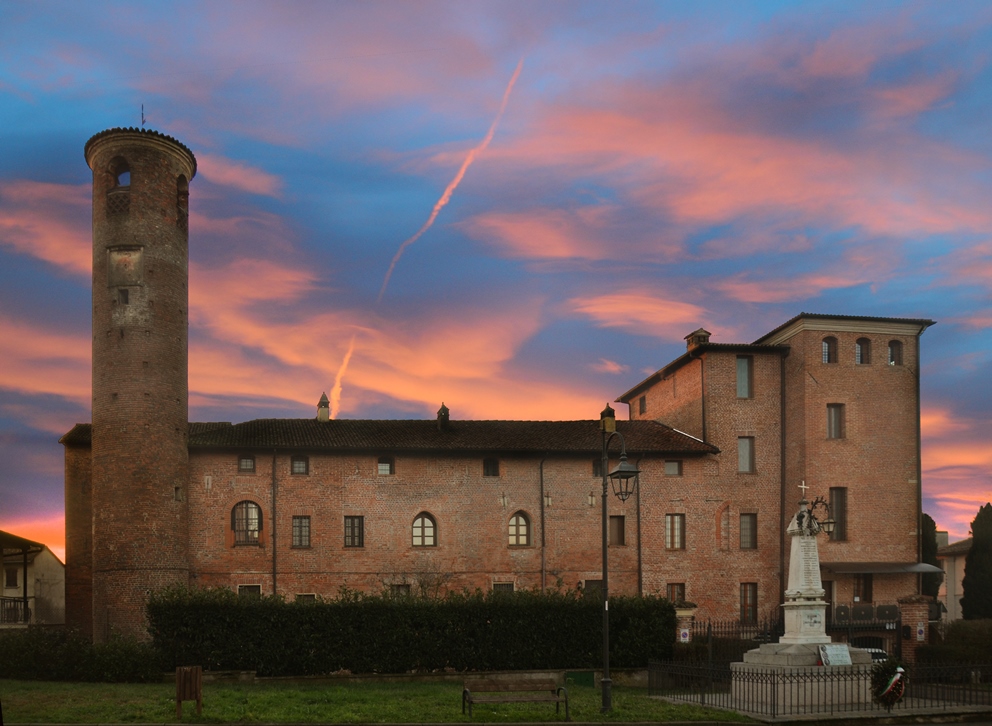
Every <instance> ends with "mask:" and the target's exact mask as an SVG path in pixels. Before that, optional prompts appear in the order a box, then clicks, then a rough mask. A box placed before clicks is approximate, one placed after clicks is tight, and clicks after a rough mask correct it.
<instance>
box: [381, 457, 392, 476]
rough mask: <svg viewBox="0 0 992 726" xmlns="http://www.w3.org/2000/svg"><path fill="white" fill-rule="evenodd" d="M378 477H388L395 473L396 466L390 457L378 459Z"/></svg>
mask: <svg viewBox="0 0 992 726" xmlns="http://www.w3.org/2000/svg"><path fill="white" fill-rule="evenodd" d="M378 471H379V476H390V475H392V474H395V473H396V465H395V463H394V462H393V457H391V456H380V457H379V469H378Z"/></svg>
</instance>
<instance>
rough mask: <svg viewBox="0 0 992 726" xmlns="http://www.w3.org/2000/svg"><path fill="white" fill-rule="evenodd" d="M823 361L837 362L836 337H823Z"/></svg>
mask: <svg viewBox="0 0 992 726" xmlns="http://www.w3.org/2000/svg"><path fill="white" fill-rule="evenodd" d="M823 362H824V363H836V362H837V338H835V337H834V336H832V335H828V336H827V337H826V338H824V339H823Z"/></svg>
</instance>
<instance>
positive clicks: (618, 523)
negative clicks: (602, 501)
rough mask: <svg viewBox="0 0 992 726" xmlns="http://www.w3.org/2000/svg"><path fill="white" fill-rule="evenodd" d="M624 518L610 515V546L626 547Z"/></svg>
mask: <svg viewBox="0 0 992 726" xmlns="http://www.w3.org/2000/svg"><path fill="white" fill-rule="evenodd" d="M624 525H625V521H624V517H623V515H622V514H620V515H617V514H611V515H610V544H611V545H625V544H627V539H626V535H625V533H624Z"/></svg>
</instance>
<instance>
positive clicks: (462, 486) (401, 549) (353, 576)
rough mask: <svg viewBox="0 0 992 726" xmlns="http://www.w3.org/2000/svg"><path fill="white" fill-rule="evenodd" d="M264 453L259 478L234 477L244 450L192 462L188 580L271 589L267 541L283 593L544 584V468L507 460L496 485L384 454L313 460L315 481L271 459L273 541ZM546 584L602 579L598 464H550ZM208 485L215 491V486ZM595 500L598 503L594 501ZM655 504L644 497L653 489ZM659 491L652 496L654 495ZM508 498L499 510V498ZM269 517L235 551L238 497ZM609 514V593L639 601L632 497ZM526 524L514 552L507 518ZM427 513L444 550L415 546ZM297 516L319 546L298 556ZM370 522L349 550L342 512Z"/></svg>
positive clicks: (478, 462) (464, 462)
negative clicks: (613, 520) (258, 533)
mask: <svg viewBox="0 0 992 726" xmlns="http://www.w3.org/2000/svg"><path fill="white" fill-rule="evenodd" d="M255 454H256V473H255V474H254V475H244V474H240V475H239V474H238V473H237V471H236V467H237V453H236V452H231V453H219V452H199V451H194V452H193V454H192V456H191V464H190V465H191V479H190V505H191V523H190V533H191V552H192V553H193V554H192V569H193V577H194V580H195V581H196V582H198V583H199V584H203V585H224V586H236V585H238V584H261V585H262V589H263V592H266V593H270V592H272V571H273V546H275V550H276V552H275V561H276V565H277V568H278V571H277V585H278V591H279V592H280V593H281V594H284V595H287V596H291V595H293V594H296V593H318V594H321V595H323V596H327V597H333V596H335V595H337V594H338V593H339V591H340V589H341V588H343V587H347V588H350V589H358V590H371V591H378V590H381V589H383V588H385V587H388V586H389V585H392V584H404V583H405V584H412V585H414V586H415V587H416V585H417V584H418V582H419V581H420V580H421V579H423V578H427V579H431V578H433V577H435V576H437V575H443V577H442V578H441V579H442V580H443V584H444V587H443V588H442V589H456V590H457V589H461V588H463V587H467V588H470V589H474V588H476V587H479V588H482V589H484V590H488V589H490V588H491V587H492V584H493V582H494V581H497V582H513V583H514V585H515V587H516V588H518V589H523V588H533V587H540V586H541V584H542V549H541V515H542V499H541V469H542V467H541V461H540V460H539V459H532V458H518V459H501V460H500V476H499V477H484V476H483V475H482V457H481V456H479V457H464V458H461V457H456V458H442V459H438V458H434V457H418V456H399V455H397V456H396V459H395V461H396V466H395V472H396V473H395V474H394V475H391V476H379V475H378V474H377V473H376V462H377V458H378V455H377V454H376V455H373V454H370V455H367V456H356V455H341V456H337V455H328V454H319V455H311V456H310V473H309V474H308V475H292V474H290V473H289V471H290V456H289V455H288V453H279V454H278V455H277V456H276V459H275V463H276V487H277V495H276V510H277V511H276V527H275V534H276V541H275V545H273V542H272V539H271V535H272V531H273V530H272V527H271V526H270V525H271V522H272V517H273V514H272V455H271V454H265V453H263V452H255ZM640 465H641V466H642V467H643V468H644V472H645V473H643V474H642V476H641V482H642V487H643V491H644V492H648V491H652V492H654V491H656V490H657V487H656V486H655V482H656V481H657V480H658V478H659V474H658V472H659V471H660V463H659V462H645V461H642V462H640ZM543 471H544V493H545V495H546V496H547V497H550V504H549V505H548V506H546V507H544V531H545V542H546V548H545V549H544V552H543V555H544V563H543V578H544V582H545V583H546V584H547V585H548V586H549V587H554V586H555V585H556V582H557V581H558V580H559V579H560V580H561V584H562V586H563V587H565V588H576V587H577V586H578V585H579V583H580V582H583V581H585V580H586V579H596V580H598V579H600V577H601V569H602V547H601V542H602V539H601V532H602V530H601V526H602V525H601V521H602V520H601V498H600V495H601V491H602V483H601V479H599V478H595V477H593V476H592V460H591V458H590V459H588V460H587V459H585V458H583V459H562V458H555V459H548V460H546V461H545V462H544V465H543ZM208 481H209V485H208V483H207V482H208ZM590 494H593V504H592V505H591V506H590V504H589V496H590ZM645 496H647V494H645ZM652 496H653V494H652ZM504 498H505V503H504ZM245 499H248V500H251V501H254V502H256V503H257V504H258V505H259V506H260V507H261V508H262V511H263V518H264V520H265V521H266V522H268V523H269V525H267V535H266V536H264V537H263V541H262V543H261V544H260V545H259V546H251V545H248V546H235V545H233V544H230V542H229V535H228V532H229V530H230V526H231V509H232V507H233V506H234V505H235V504H237V502H239V501H242V500H245ZM608 501H609V513H610V514H611V515H623V516H625V518H626V519H625V530H626V545H624V546H612V547H611V548H610V589H611V591H612V592H615V593H628V594H633V593H636V592H637V584H638V580H637V500H636V498H634V497H632V498H631V499H629V500H628V501H627V502H626V503H623V502H621V501H620V500H619V499H617V498H616V497H614V496H613V495H612V493H611V494H610V496H609V500H608ZM518 511H523V512H524V513H525V514H526V515H527V516H528V518H529V519H530V522H531V542H532V544H531V545H530V546H529V547H509V546H508V535H507V528H508V522H509V519H510V518H511V517H512V516H513V515H514V514H515V513H516V512H518ZM421 512H428V513H430V514H431V515H432V516H433V517H434V518H435V520H436V521H437V527H438V545H437V546H436V547H414V546H413V545H412V538H411V527H412V523H413V520H414V518H415V517H416V516H417V515H418V514H419V513H421ZM293 515H309V516H310V517H311V547H310V548H309V549H294V548H293V547H292V546H291V542H292V517H293ZM345 516H363V517H364V518H365V545H364V547H362V548H346V547H345V546H344V517H345Z"/></svg>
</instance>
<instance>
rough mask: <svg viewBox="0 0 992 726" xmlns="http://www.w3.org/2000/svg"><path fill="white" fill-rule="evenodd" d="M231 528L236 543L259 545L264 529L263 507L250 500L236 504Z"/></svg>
mask: <svg viewBox="0 0 992 726" xmlns="http://www.w3.org/2000/svg"><path fill="white" fill-rule="evenodd" d="M231 529H232V530H234V544H236V545H257V544H258V541H259V534H260V533H261V531H262V508H261V507H260V506H258V505H257V504H255V502H252V501H249V500H245V501H243V502H238V503H237V504H235V505H234V509H232V510H231Z"/></svg>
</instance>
